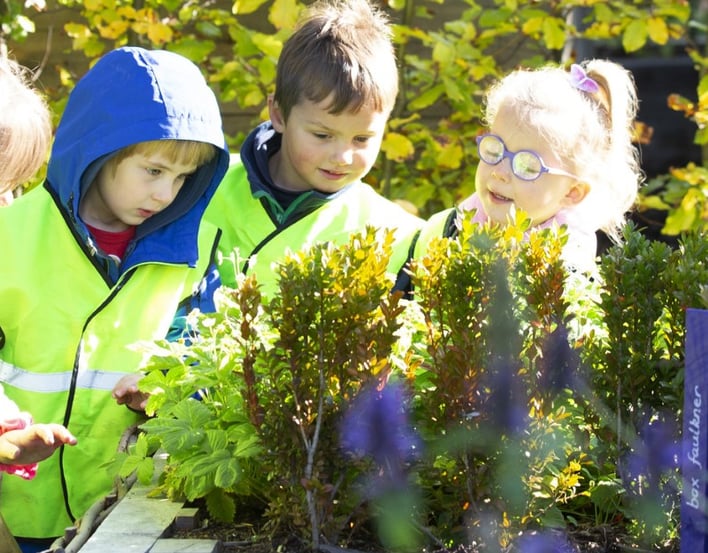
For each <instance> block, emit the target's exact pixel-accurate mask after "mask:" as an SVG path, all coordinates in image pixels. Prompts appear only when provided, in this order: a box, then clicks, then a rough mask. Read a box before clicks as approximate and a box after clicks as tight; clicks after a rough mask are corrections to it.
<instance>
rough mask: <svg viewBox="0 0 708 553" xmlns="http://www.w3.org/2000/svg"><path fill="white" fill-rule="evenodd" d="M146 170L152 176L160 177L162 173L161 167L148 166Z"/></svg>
mask: <svg viewBox="0 0 708 553" xmlns="http://www.w3.org/2000/svg"><path fill="white" fill-rule="evenodd" d="M145 170H146V171H147V173H148V175H150V176H151V177H159V176H160V175H161V174H162V171H161V170H160V169H155V168H154V167H146V168H145Z"/></svg>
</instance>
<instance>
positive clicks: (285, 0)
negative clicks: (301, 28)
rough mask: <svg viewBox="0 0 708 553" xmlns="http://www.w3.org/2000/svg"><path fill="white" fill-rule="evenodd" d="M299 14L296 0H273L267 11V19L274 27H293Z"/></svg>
mask: <svg viewBox="0 0 708 553" xmlns="http://www.w3.org/2000/svg"><path fill="white" fill-rule="evenodd" d="M299 16H300V9H299V6H298V2H297V0H275V1H274V2H273V5H272V6H271V7H270V10H269V11H268V21H270V22H271V23H272V24H273V26H274V27H275V28H276V29H293V28H294V27H295V24H296V23H297V20H298V17H299Z"/></svg>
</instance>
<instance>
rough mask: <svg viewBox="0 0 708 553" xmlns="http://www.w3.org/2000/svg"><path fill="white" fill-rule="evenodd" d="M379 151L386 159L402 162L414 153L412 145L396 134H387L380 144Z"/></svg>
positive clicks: (406, 139)
mask: <svg viewBox="0 0 708 553" xmlns="http://www.w3.org/2000/svg"><path fill="white" fill-rule="evenodd" d="M381 150H382V151H383V152H384V154H385V155H386V157H387V158H388V159H392V160H393V161H404V160H406V159H408V158H410V157H411V156H412V155H413V153H414V152H415V148H414V146H413V143H412V142H411V141H410V140H408V138H407V137H405V136H403V135H402V134H400V133H397V132H389V133H387V134H386V136H385V137H384V139H383V142H382V143H381Z"/></svg>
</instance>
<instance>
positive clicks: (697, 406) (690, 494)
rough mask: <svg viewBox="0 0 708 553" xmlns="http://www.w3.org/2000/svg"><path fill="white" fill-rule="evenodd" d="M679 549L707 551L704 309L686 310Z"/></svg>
mask: <svg viewBox="0 0 708 553" xmlns="http://www.w3.org/2000/svg"><path fill="white" fill-rule="evenodd" d="M681 468H682V481H683V494H682V495H683V497H682V500H681V553H707V552H708V511H706V506H707V505H708V501H707V499H708V497H707V496H708V478H707V476H708V473H707V471H708V310H704V309H688V310H687V311H686V370H685V380H684V400H683V449H682V454H681Z"/></svg>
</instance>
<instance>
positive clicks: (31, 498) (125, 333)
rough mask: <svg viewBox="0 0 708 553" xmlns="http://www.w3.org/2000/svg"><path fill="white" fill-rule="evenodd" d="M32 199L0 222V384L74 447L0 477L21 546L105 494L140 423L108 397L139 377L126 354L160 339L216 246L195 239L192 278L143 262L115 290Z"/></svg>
mask: <svg viewBox="0 0 708 553" xmlns="http://www.w3.org/2000/svg"><path fill="white" fill-rule="evenodd" d="M39 192H40V191H33V193H31V194H28V195H27V196H25V197H22V198H20V199H18V200H17V201H16V203H15V205H13V207H12V208H11V209H10V208H8V209H7V210H6V211H2V212H0V241H2V248H1V250H0V251H1V253H0V256H1V257H2V262H0V329H1V330H2V333H3V334H4V346H3V347H2V348H1V349H0V384H2V386H3V387H4V389H5V393H6V394H7V395H8V397H10V398H11V399H12V400H14V401H15V402H16V403H17V404H18V406H19V407H20V409H22V410H26V411H29V412H30V413H31V414H32V416H33V418H34V421H35V422H39V423H50V422H53V423H63V424H66V425H67V426H68V428H69V430H70V431H71V432H72V433H73V434H74V435H75V436H76V437H77V438H78V444H77V445H76V446H65V447H63V448H62V449H61V450H60V451H58V452H56V453H55V454H54V455H52V456H51V457H50V458H49V459H47V460H44V461H42V462H40V464H39V467H38V471H37V476H36V477H35V478H34V479H33V480H22V479H20V478H16V477H7V478H3V481H2V488H1V489H0V512H1V513H2V517H3V518H4V519H5V521H6V523H7V525H8V527H9V528H10V530H11V532H12V533H13V535H15V536H18V537H24V538H50V537H55V536H60V535H62V534H63V533H64V529H65V528H66V527H68V526H71V524H72V523H73V522H74V519H76V518H80V517H81V516H82V515H84V513H85V511H86V510H87V509H88V508H89V507H90V506H91V505H92V504H93V503H95V502H96V501H97V500H99V499H101V498H102V497H104V496H105V495H107V494H108V493H110V492H111V490H112V489H113V487H114V478H115V476H116V475H115V474H113V473H112V472H111V471H110V470H109V468H108V467H107V466H105V464H106V463H107V462H109V461H111V460H112V459H113V458H114V456H115V453H116V451H117V448H118V445H119V440H120V438H121V435H122V434H123V433H124V431H125V430H126V429H127V428H128V427H129V426H131V425H133V424H135V423H139V422H140V421H141V420H143V419H144V416H141V415H138V414H136V413H134V412H132V411H131V410H129V409H128V408H127V407H126V406H124V405H118V404H117V403H116V402H115V400H114V399H112V397H111V390H112V388H113V386H114V385H115V384H116V382H117V381H118V380H119V379H120V378H121V377H123V376H124V375H127V374H131V373H135V372H137V371H138V370H139V367H140V365H141V361H142V359H143V356H144V353H143V352H141V351H138V350H136V349H134V348H133V345H134V344H136V343H137V342H140V341H144V340H155V339H161V338H164V337H165V335H166V333H167V331H168V330H169V327H170V323H171V321H172V318H173V316H174V314H175V312H176V310H177V307H178V304H179V302H180V301H181V300H182V299H183V298H185V297H186V296H189V295H190V294H191V293H192V292H193V289H194V288H195V287H196V285H197V283H198V281H199V280H200V278H201V277H202V275H203V273H204V272H205V269H206V266H207V264H208V262H209V253H210V251H211V248H212V247H213V241H214V237H215V234H214V233H211V234H210V233H209V232H207V231H206V230H205V231H204V232H203V233H202V235H201V236H200V258H199V264H198V266H197V267H196V268H189V267H188V266H187V265H168V264H158V263H146V264H143V265H139V266H137V267H135V268H133V269H131V270H129V271H128V272H127V273H126V274H124V275H123V276H122V277H121V278H120V280H119V282H118V283H117V284H116V285H113V286H111V285H110V284H109V283H107V282H106V280H104V279H103V277H102V276H101V275H100V273H99V272H98V271H97V270H96V268H95V267H94V265H93V264H92V260H91V258H90V257H89V256H88V255H87V254H86V253H85V251H84V250H83V248H82V247H80V246H79V245H78V242H77V239H76V238H75V237H74V235H73V234H72V231H71V230H70V229H69V227H68V226H67V224H66V223H65V222H64V220H63V218H62V215H61V214H60V212H59V211H58V209H57V207H56V205H55V204H54V202H53V200H52V199H51V197H50V195H49V194H48V193H46V192H44V193H39ZM21 206H22V207H21ZM214 230H215V229H214ZM8 260H12V262H11V263H10V262H9V261H8ZM0 338H1V337H0Z"/></svg>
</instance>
